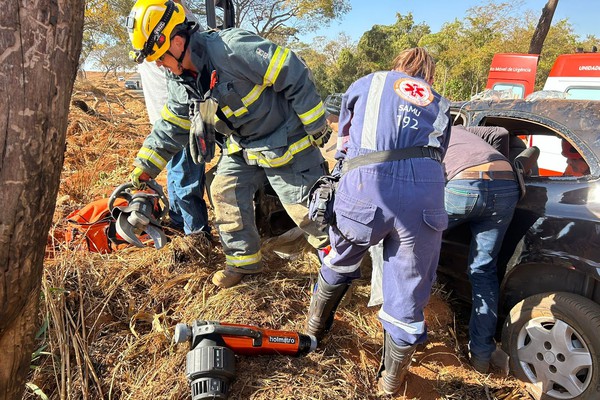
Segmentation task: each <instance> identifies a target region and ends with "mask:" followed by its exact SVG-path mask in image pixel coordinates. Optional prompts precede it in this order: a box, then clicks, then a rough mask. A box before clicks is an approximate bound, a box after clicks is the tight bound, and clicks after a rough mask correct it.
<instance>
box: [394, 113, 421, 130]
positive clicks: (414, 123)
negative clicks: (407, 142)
mask: <svg viewBox="0 0 600 400" xmlns="http://www.w3.org/2000/svg"><path fill="white" fill-rule="evenodd" d="M398 119H400V117H398ZM401 122H402V128H403V129H406V128H408V129H419V120H418V119H416V118H412V117H409V116H408V115H405V116H404V117H402V121H401Z"/></svg>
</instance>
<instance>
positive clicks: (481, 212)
mask: <svg viewBox="0 0 600 400" xmlns="http://www.w3.org/2000/svg"><path fill="white" fill-rule="evenodd" d="M518 200H519V188H518V184H517V182H516V181H509V180H459V179H457V180H451V181H449V182H448V183H447V184H446V192H445V207H446V212H447V213H448V217H449V224H448V228H449V229H450V228H453V227H455V226H457V225H461V224H469V227H470V228H471V235H472V236H471V247H470V249H469V258H468V263H469V267H468V274H469V280H470V281H471V287H472V294H471V296H472V301H473V305H472V308H471V319H470V321H469V349H470V351H471V355H472V356H473V357H475V358H477V359H479V360H481V361H489V360H490V358H491V355H492V352H493V351H494V350H495V349H496V345H495V343H494V335H495V333H496V324H497V322H498V292H499V284H498V276H497V272H496V262H497V258H498V253H499V252H500V248H501V247H502V241H503V239H504V235H505V233H506V230H507V229H508V226H509V224H510V221H511V219H512V217H513V213H514V211H515V207H516V204H517V201H518Z"/></svg>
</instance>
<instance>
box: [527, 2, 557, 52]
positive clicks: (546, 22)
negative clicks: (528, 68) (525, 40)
mask: <svg viewBox="0 0 600 400" xmlns="http://www.w3.org/2000/svg"><path fill="white" fill-rule="evenodd" d="M557 5H558V0H548V3H546V5H545V6H544V8H543V9H542V15H541V16H540V20H539V21H538V24H537V26H536V28H535V32H534V33H533V37H532V38H531V42H530V43H529V54H541V53H542V47H544V41H545V40H546V36H548V31H549V30H550V25H552V18H553V17H554V11H556V6H557Z"/></svg>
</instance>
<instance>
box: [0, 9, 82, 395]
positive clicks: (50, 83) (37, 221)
mask: <svg viewBox="0 0 600 400" xmlns="http://www.w3.org/2000/svg"><path fill="white" fill-rule="evenodd" d="M83 12H84V1H83V0H36V1H26V0H17V1H5V2H3V10H2V13H0V87H2V92H3V94H4V96H5V97H4V99H3V100H2V101H1V102H0V187H1V188H2V189H1V191H0V354H1V355H0V399H6V400H15V399H20V398H21V396H22V394H23V390H24V388H25V381H26V379H27V373H28V371H29V364H30V361H31V354H32V351H33V350H34V349H33V345H34V334H35V331H36V330H37V328H38V326H37V320H38V318H37V315H38V314H37V308H38V302H39V298H40V283H41V277H42V269H43V261H44V249H45V244H46V238H47V235H48V230H49V228H50V224H51V223H52V215H53V212H54V206H55V202H56V195H57V192H58V186H59V178H60V172H61V169H62V165H63V158H64V149H65V133H66V128H67V114H68V110H69V101H70V98H71V92H72V89H73V82H74V80H75V74H76V71H77V62H78V60H79V53H80V51H81V37H82V29H83Z"/></svg>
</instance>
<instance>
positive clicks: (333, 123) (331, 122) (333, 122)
mask: <svg viewBox="0 0 600 400" xmlns="http://www.w3.org/2000/svg"><path fill="white" fill-rule="evenodd" d="M339 121H340V117H338V116H337V115H334V114H329V115H328V116H327V126H329V127H330V128H331V130H332V131H334V132H335V133H337V132H338V123H339Z"/></svg>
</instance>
